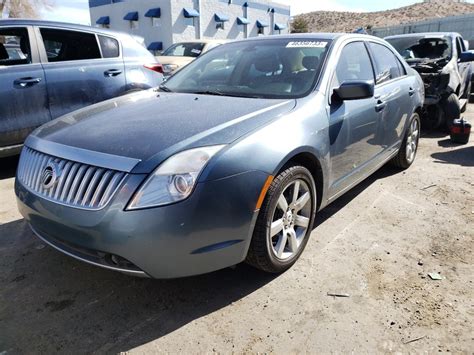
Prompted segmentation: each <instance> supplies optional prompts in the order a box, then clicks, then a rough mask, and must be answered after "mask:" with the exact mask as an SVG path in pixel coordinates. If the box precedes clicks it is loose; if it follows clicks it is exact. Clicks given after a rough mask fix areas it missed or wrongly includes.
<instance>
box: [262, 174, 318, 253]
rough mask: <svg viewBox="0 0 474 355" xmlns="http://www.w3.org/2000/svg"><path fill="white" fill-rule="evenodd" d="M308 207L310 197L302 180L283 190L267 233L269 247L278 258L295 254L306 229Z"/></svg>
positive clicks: (309, 206) (310, 203)
mask: <svg viewBox="0 0 474 355" xmlns="http://www.w3.org/2000/svg"><path fill="white" fill-rule="evenodd" d="M312 205H313V195H312V193H311V191H310V188H309V186H308V184H307V183H306V182H305V181H303V180H301V179H297V180H294V181H292V182H290V183H289V184H288V185H287V186H286V187H285V188H284V189H283V192H282V193H281V195H280V197H279V198H278V203H277V204H276V206H275V210H274V211H273V216H272V223H271V226H270V231H269V237H270V246H271V249H272V252H273V254H274V255H275V256H276V257H277V258H278V259H280V260H288V259H290V258H291V257H293V256H294V255H296V254H297V252H298V250H299V249H300V247H301V245H302V242H303V240H304V238H305V236H306V233H307V230H308V228H309V222H310V217H311V210H312Z"/></svg>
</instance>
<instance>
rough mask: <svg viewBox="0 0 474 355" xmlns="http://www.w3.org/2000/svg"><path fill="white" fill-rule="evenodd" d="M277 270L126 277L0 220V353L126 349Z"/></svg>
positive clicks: (335, 207)
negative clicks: (67, 253) (170, 277)
mask: <svg viewBox="0 0 474 355" xmlns="http://www.w3.org/2000/svg"><path fill="white" fill-rule="evenodd" d="M399 172H400V170H398V169H395V168H392V167H390V166H385V167H383V168H382V169H380V170H379V171H378V172H376V173H375V174H373V175H372V176H371V177H369V178H367V179H366V180H364V181H363V182H362V183H360V184H359V185H357V186H356V187H354V188H353V189H352V190H350V191H349V192H347V193H346V194H345V195H343V196H342V197H341V198H339V199H338V200H336V201H335V202H334V203H332V204H331V205H329V206H327V207H326V208H325V209H324V210H322V211H321V212H320V213H318V215H317V218H316V224H315V225H316V226H317V225H321V224H322V223H324V222H325V221H326V220H327V219H329V218H330V217H331V216H333V215H334V214H336V213H337V212H338V211H339V210H341V209H342V208H344V207H345V206H346V205H347V204H348V203H349V202H350V201H351V200H353V199H354V198H356V197H357V196H358V195H359V194H360V193H361V192H363V191H364V190H365V189H366V188H367V187H368V186H370V185H371V184H372V183H374V182H375V181H377V180H378V179H383V178H386V177H388V176H391V175H393V174H396V173H399ZM177 262H178V261H177ZM277 277H278V276H277V275H271V274H265V273H263V272H260V271H258V270H256V269H254V268H252V267H249V266H247V265H245V264H241V265H237V266H236V267H235V268H233V269H231V268H227V269H224V270H220V271H217V272H214V273H210V274H206V275H202V276H195V277H189V278H183V279H175V280H152V279H140V278H134V277H131V276H126V275H122V274H120V273H116V272H113V271H108V270H103V269H100V268H97V267H94V266H90V265H87V264H84V263H82V262H79V261H76V260H74V259H72V258H70V257H67V256H65V255H63V254H61V253H59V252H57V251H55V250H53V249H52V248H50V247H48V246H45V245H44V244H43V243H42V242H41V241H40V240H38V239H36V237H34V236H33V234H32V232H31V231H30V230H29V227H28V226H27V224H26V222H25V221H24V220H17V221H14V222H10V223H7V224H3V225H0V299H2V302H3V304H2V307H0V329H2V331H1V332H2V337H0V353H1V352H2V351H3V350H8V351H11V352H19V353H23V352H29V351H31V349H35V351H36V352H42V353H50V352H71V351H73V352H75V353H76V352H77V353H90V352H101V353H102V352H106V353H112V352H113V353H117V352H126V351H129V350H131V349H134V348H136V347H138V346H140V345H144V344H146V343H149V342H151V341H155V340H157V339H159V338H161V337H163V336H165V335H166V334H169V333H171V332H173V331H175V330H177V329H179V328H181V327H183V326H185V325H186V324H188V323H190V322H192V321H195V320H197V319H199V318H201V317H203V316H206V315H208V314H210V313H213V312H215V311H217V310H219V309H221V308H224V307H232V304H233V303H235V302H238V301H239V300H240V299H242V298H244V297H246V296H248V295H250V294H251V293H253V292H254V291H256V290H258V289H260V288H261V287H262V286H264V285H266V284H268V283H270V282H272V281H273V280H274V279H275V278H277ZM256 312H258V310H256ZM249 321H251V320H249Z"/></svg>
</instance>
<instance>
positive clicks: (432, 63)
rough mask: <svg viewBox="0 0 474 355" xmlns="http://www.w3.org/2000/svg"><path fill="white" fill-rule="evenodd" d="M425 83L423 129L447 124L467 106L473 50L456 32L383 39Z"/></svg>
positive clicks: (473, 58)
mask: <svg viewBox="0 0 474 355" xmlns="http://www.w3.org/2000/svg"><path fill="white" fill-rule="evenodd" d="M385 40H386V41H388V42H389V43H390V44H391V45H392V46H393V47H395V49H396V50H397V51H398V52H399V53H400V54H401V55H402V56H403V58H405V60H406V61H407V63H408V64H409V65H410V66H411V67H412V68H413V69H415V70H416V71H417V72H418V73H419V74H420V75H421V78H422V79H423V82H424V84H425V103H424V115H423V124H424V125H425V128H428V129H433V128H443V127H446V126H450V124H451V123H452V121H453V120H454V119H456V118H459V117H460V115H461V113H462V112H464V110H465V109H466V106H467V103H468V101H469V100H468V99H469V96H470V93H471V74H472V68H471V63H470V62H472V61H474V51H469V50H468V49H469V44H468V42H467V41H464V40H463V38H462V37H461V35H460V34H458V33H411V34H405V35H397V36H390V37H387V38H385Z"/></svg>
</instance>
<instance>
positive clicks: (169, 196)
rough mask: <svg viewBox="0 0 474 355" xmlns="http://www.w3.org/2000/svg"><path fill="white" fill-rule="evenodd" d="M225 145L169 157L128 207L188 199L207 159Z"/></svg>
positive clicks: (131, 208)
mask: <svg viewBox="0 0 474 355" xmlns="http://www.w3.org/2000/svg"><path fill="white" fill-rule="evenodd" d="M223 147H224V146H223V145H215V146H209V147H202V148H195V149H189V150H185V151H184V152H180V153H178V154H176V155H173V156H172V157H171V158H168V159H167V160H165V162H164V163H162V164H161V165H160V166H159V167H158V168H157V169H156V170H155V171H154V172H153V174H151V175H150V177H148V179H147V180H146V181H145V183H144V184H143V185H142V187H141V188H140V189H139V190H138V191H137V192H136V193H135V196H134V197H133V199H132V201H131V202H130V204H129V206H128V208H127V209H129V210H133V209H137V208H145V207H156V206H161V205H166V204H169V203H173V202H177V201H181V200H184V199H185V198H187V197H188V196H189V195H190V194H191V192H192V191H193V189H194V186H195V185H196V181H197V178H198V176H199V174H200V173H201V171H202V170H203V169H204V167H205V166H206V164H207V162H208V161H209V160H210V159H211V158H212V157H213V156H214V155H215V154H216V153H217V152H218V151H219V150H221V149H222V148H223Z"/></svg>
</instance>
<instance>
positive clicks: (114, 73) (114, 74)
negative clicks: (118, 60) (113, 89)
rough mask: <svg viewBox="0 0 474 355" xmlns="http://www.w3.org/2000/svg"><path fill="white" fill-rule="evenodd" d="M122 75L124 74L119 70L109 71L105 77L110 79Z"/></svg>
mask: <svg viewBox="0 0 474 355" xmlns="http://www.w3.org/2000/svg"><path fill="white" fill-rule="evenodd" d="M120 74H122V71H121V70H119V69H109V70H106V71H105V72H104V76H106V77H109V78H111V77H114V76H117V75H120Z"/></svg>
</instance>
